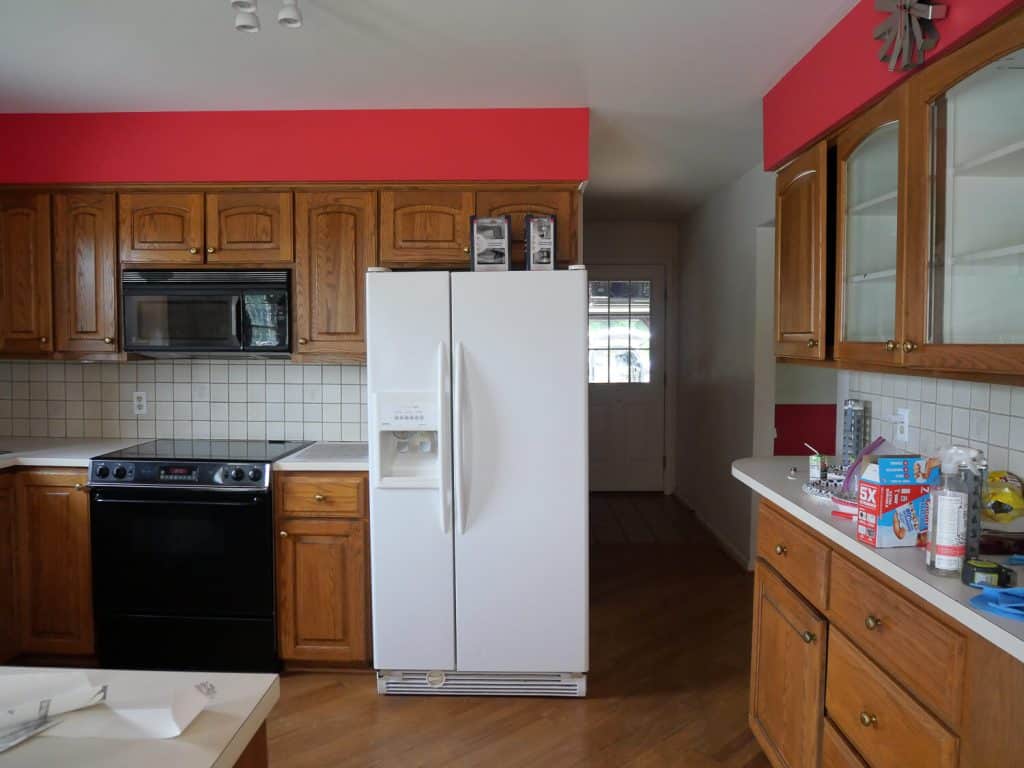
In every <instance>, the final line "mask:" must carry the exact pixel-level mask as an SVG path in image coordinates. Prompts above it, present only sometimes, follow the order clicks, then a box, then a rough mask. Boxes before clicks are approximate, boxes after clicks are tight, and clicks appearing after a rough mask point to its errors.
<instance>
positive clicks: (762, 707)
mask: <svg viewBox="0 0 1024 768" xmlns="http://www.w3.org/2000/svg"><path fill="white" fill-rule="evenodd" d="M826 630H827V624H826V623H825V621H824V619H822V618H821V616H819V615H818V613H817V612H816V611H815V610H814V609H813V608H811V607H810V606H809V605H808V604H807V603H805V602H804V601H803V599H802V598H800V596H799V595H797V593H796V592H794V591H793V590H792V589H790V588H789V587H788V586H786V584H785V583H784V582H783V581H782V580H781V579H779V577H778V576H776V575H775V573H774V572H773V571H772V570H771V569H770V568H768V567H767V566H765V565H764V564H763V563H760V562H759V563H758V564H757V569H756V572H755V575H754V633H753V644H752V650H751V672H750V674H751V680H750V728H751V730H752V731H753V732H754V735H755V736H756V737H757V740H758V742H759V743H760V744H761V747H762V748H763V749H764V751H765V752H766V753H767V754H768V756H769V758H770V759H771V762H772V764H773V765H776V766H793V768H803V767H804V766H807V767H808V768H810V767H811V766H816V765H818V756H819V754H820V749H821V729H822V719H823V717H824V711H825V709H824V707H825V642H826V634H827V632H826Z"/></svg>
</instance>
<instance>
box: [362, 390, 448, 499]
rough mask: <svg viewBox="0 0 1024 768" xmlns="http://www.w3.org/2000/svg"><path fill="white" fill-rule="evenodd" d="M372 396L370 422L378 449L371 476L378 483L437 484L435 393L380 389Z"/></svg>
mask: <svg viewBox="0 0 1024 768" xmlns="http://www.w3.org/2000/svg"><path fill="white" fill-rule="evenodd" d="M374 400H375V402H374V403H373V410H374V413H373V417H374V418H373V421H372V423H373V424H374V429H376V430H378V433H379V439H378V440H377V450H378V451H380V456H379V462H377V464H376V466H377V476H376V477H374V478H373V480H374V483H375V484H376V485H377V487H379V488H438V487H440V481H441V455H440V450H439V445H438V426H439V418H438V417H439V414H438V403H437V394H436V393H432V392H382V393H380V394H379V395H377V396H376V398H374Z"/></svg>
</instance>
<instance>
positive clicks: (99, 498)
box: [92, 493, 263, 508]
mask: <svg viewBox="0 0 1024 768" xmlns="http://www.w3.org/2000/svg"><path fill="white" fill-rule="evenodd" d="M92 501H93V503H94V504H95V503H99V504H130V505H132V506H153V505H159V506H167V505H168V504H187V505H189V506H190V507H235V508H238V507H253V506H258V505H259V504H261V503H263V499H253V500H251V501H205V500H197V499H190V498H188V497H185V496H169V497H165V498H163V499H112V498H110V497H109V496H103V495H102V494H99V493H97V494H96V495H95V496H94V497H93V500H92Z"/></svg>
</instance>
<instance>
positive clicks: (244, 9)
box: [231, 0, 256, 13]
mask: <svg viewBox="0 0 1024 768" xmlns="http://www.w3.org/2000/svg"><path fill="white" fill-rule="evenodd" d="M231 7H232V8H234V9H235V10H236V11H238V12H239V13H256V0H231Z"/></svg>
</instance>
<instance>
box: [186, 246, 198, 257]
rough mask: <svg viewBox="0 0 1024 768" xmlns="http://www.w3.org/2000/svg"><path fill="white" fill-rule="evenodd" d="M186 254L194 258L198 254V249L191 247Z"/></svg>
mask: <svg viewBox="0 0 1024 768" xmlns="http://www.w3.org/2000/svg"><path fill="white" fill-rule="evenodd" d="M188 252H189V253H191V254H192V255H193V256H195V255H196V254H197V253H199V249H198V248H195V247H192V248H189V249H188Z"/></svg>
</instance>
